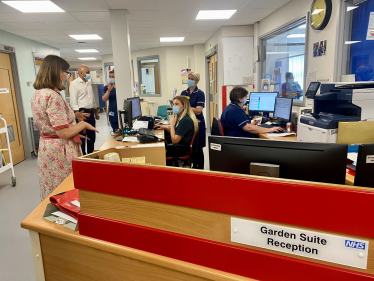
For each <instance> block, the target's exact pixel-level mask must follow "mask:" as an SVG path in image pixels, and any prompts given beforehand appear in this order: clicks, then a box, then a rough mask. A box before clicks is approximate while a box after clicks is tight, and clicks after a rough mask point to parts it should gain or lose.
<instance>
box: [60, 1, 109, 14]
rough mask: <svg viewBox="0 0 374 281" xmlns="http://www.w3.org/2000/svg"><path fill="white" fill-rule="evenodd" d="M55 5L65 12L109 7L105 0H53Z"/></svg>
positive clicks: (102, 9)
mask: <svg viewBox="0 0 374 281" xmlns="http://www.w3.org/2000/svg"><path fill="white" fill-rule="evenodd" d="M53 3H55V4H56V5H57V6H59V7H60V8H61V9H63V10H64V11H65V12H80V11H82V12H88V11H95V12H98V11H103V12H106V11H108V9H110V7H109V5H108V3H106V1H105V0H79V1H77V0H53Z"/></svg>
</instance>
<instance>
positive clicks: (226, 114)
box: [221, 102, 253, 138]
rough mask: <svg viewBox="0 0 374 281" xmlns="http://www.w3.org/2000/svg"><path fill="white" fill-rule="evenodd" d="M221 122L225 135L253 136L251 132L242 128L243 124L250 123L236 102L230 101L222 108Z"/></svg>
mask: <svg viewBox="0 0 374 281" xmlns="http://www.w3.org/2000/svg"><path fill="white" fill-rule="evenodd" d="M221 122H222V127H223V129H224V131H225V136H228V137H240V138H253V135H252V134H251V133H249V132H247V131H244V130H243V127H245V125H247V124H251V121H250V120H249V118H248V116H247V114H245V112H244V110H243V109H242V108H241V107H240V106H239V105H238V104H237V103H234V102H232V103H230V104H229V105H228V106H227V107H226V108H225V109H224V110H223V112H222V115H221Z"/></svg>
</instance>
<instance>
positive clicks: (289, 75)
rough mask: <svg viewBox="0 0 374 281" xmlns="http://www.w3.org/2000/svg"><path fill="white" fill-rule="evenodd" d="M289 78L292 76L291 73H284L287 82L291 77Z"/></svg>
mask: <svg viewBox="0 0 374 281" xmlns="http://www.w3.org/2000/svg"><path fill="white" fill-rule="evenodd" d="M291 76H293V73H292V72H286V80H287V79H288V78H289V77H291Z"/></svg>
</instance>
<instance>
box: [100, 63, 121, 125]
mask: <svg viewBox="0 0 374 281" xmlns="http://www.w3.org/2000/svg"><path fill="white" fill-rule="evenodd" d="M104 93H105V94H104V95H103V97H102V99H103V101H104V102H106V101H107V100H109V107H108V115H109V122H110V125H111V126H112V129H113V132H115V131H117V130H118V128H119V126H118V113H117V112H118V111H117V94H116V80H115V76H114V70H112V71H110V72H109V83H108V85H107V86H105V87H104Z"/></svg>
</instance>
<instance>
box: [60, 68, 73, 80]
mask: <svg viewBox="0 0 374 281" xmlns="http://www.w3.org/2000/svg"><path fill="white" fill-rule="evenodd" d="M62 72H65V73H66V75H67V76H68V79H69V78H70V76H71V73H70V72H69V71H64V70H63V71H62Z"/></svg>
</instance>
